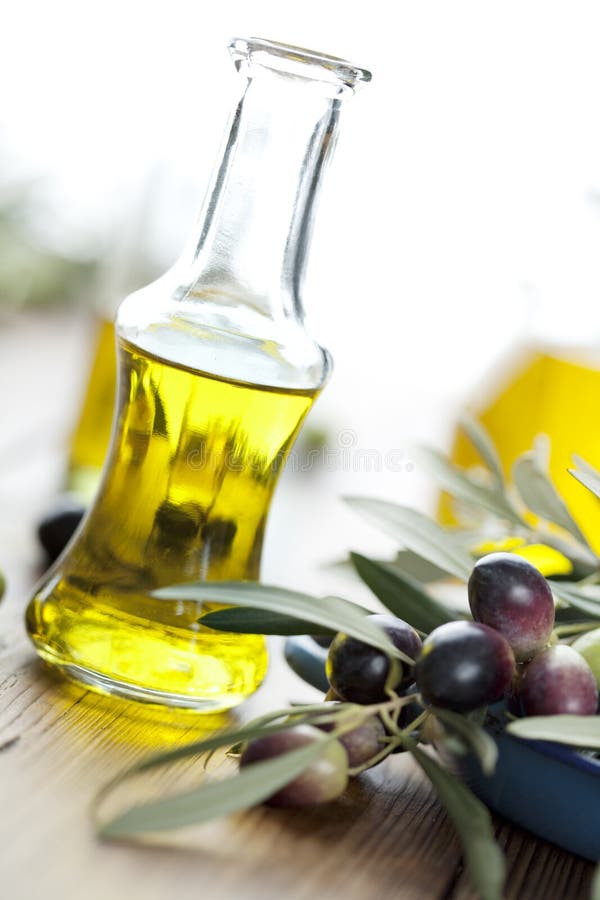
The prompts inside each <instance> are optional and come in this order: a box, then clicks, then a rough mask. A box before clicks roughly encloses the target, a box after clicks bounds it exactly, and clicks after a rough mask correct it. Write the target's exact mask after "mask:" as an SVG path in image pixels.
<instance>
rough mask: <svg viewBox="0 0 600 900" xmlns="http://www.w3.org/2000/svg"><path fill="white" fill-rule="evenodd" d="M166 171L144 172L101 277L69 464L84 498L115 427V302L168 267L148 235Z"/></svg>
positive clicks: (73, 487)
mask: <svg viewBox="0 0 600 900" xmlns="http://www.w3.org/2000/svg"><path fill="white" fill-rule="evenodd" d="M163 176H164V173H163V172H162V171H161V167H160V166H158V165H157V166H156V167H155V168H154V169H153V170H152V172H150V173H147V174H146V175H145V177H144V180H143V183H142V186H141V188H140V189H139V190H138V192H137V199H132V200H131V202H130V203H129V204H128V206H127V208H126V210H125V212H124V213H122V214H121V223H120V225H119V226H118V227H116V228H115V233H116V237H115V238H114V239H113V243H112V247H111V248H110V249H109V250H108V252H107V253H106V254H105V257H104V262H103V264H102V266H101V268H100V273H99V276H98V284H97V297H98V301H97V304H96V310H95V322H94V326H93V344H92V348H91V349H92V357H91V358H92V362H91V365H90V368H89V371H88V375H87V381H86V382H85V390H84V392H83V397H82V401H81V406H80V410H79V416H78V418H77V420H76V424H75V428H74V430H73V432H72V435H71V439H70V446H69V457H68V467H67V485H66V486H67V489H68V490H69V491H70V492H72V493H74V494H76V495H78V496H79V497H80V498H81V499H82V500H83V502H85V503H87V502H89V501H90V500H91V499H92V497H93V496H94V494H95V492H96V488H97V486H98V482H99V478H100V473H101V471H102V466H103V464H104V458H105V456H106V451H107V450H108V445H109V442H110V435H111V430H112V420H113V410H114V403H115V391H116V371H117V362H116V348H115V330H114V316H115V313H116V310H117V307H118V305H119V303H120V302H121V300H122V299H123V297H124V296H126V295H127V294H130V293H132V292H133V291H135V290H137V289H138V288H140V287H141V286H142V285H145V284H148V283H149V282H150V281H152V280H153V279H154V278H156V277H157V276H158V275H159V274H160V272H161V271H162V270H163V269H164V264H165V260H164V258H162V257H161V256H160V255H159V253H158V252H157V251H156V249H155V248H154V247H153V244H152V241H151V240H150V232H151V227H150V226H151V223H152V219H153V213H156V206H157V199H158V195H159V193H160V189H161V183H162V181H163V180H164V177H163Z"/></svg>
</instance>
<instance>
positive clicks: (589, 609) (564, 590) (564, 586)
mask: <svg viewBox="0 0 600 900" xmlns="http://www.w3.org/2000/svg"><path fill="white" fill-rule="evenodd" d="M548 584H549V585H550V587H551V589H552V592H553V594H554V595H555V596H556V597H558V599H559V600H562V602H563V603H567V604H568V605H569V606H570V607H573V608H574V609H576V610H578V611H579V612H580V613H584V614H585V616H586V618H589V617H590V616H591V617H592V618H593V619H600V601H598V600H595V599H594V598H593V597H590V596H589V595H586V594H585V593H583V591H582V589H580V588H578V586H577V584H574V583H572V582H563V581H553V580H551V579H548ZM558 612H559V611H558V610H557V613H558ZM557 618H561V616H559V615H557Z"/></svg>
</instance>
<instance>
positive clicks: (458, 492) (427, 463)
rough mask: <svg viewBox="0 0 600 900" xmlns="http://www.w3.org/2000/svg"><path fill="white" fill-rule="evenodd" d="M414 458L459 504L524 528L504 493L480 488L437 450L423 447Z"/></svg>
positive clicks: (482, 486) (479, 485)
mask: <svg viewBox="0 0 600 900" xmlns="http://www.w3.org/2000/svg"><path fill="white" fill-rule="evenodd" d="M413 456H414V457H415V458H416V459H417V461H419V462H421V463H422V465H423V466H424V468H426V469H427V471H428V472H429V473H430V474H431V475H433V477H434V478H435V479H436V481H437V482H438V484H439V485H440V486H441V487H442V488H444V490H445V491H448V493H449V494H451V495H452V496H453V497H456V499H457V500H461V501H463V502H464V503H468V504H470V505H471V506H473V507H475V508H476V509H485V510H487V512H489V513H492V515H494V516H497V517H498V518H499V519H506V520H507V521H509V522H512V523H513V524H515V525H518V526H522V525H524V524H525V523H524V522H523V520H522V519H521V517H520V515H519V514H518V513H517V511H516V510H515V509H513V507H512V506H511V504H510V502H509V500H508V499H507V497H506V496H505V495H504V494H503V493H501V492H500V491H498V490H490V488H487V487H485V486H484V485H481V484H477V483H476V482H475V481H473V479H472V478H470V477H469V475H468V474H467V472H465V471H464V470H463V469H461V468H459V467H458V466H455V465H454V464H453V463H451V462H450V461H449V460H448V459H447V458H446V457H445V456H443V454H441V453H438V451H437V450H433V449H432V448H431V447H420V448H417V449H416V450H415V451H413Z"/></svg>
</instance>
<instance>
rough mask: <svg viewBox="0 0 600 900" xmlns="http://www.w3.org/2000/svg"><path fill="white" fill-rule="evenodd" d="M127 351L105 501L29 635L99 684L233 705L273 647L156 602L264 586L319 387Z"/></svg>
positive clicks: (159, 698)
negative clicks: (271, 527)
mask: <svg viewBox="0 0 600 900" xmlns="http://www.w3.org/2000/svg"><path fill="white" fill-rule="evenodd" d="M118 354H119V367H120V374H119V391H118V402H117V419H116V423H115V431H114V435H113V438H112V442H111V446H110V450H109V454H108V458H107V464H106V467H105V470H104V475H103V479H102V482H101V484H100V487H99V490H98V495H97V498H96V501H95V503H94V505H93V507H92V509H91V510H90V512H89V513H88V515H87V517H86V518H85V520H84V522H83V523H82V525H81V527H80V529H79V531H78V533H77V534H76V535H75V537H74V538H73V541H72V542H71V544H70V546H69V548H68V550H67V552H66V553H65V554H64V555H63V557H61V559H59V560H58V561H57V563H56V564H55V565H54V567H53V569H51V570H50V572H49V573H48V575H47V576H46V578H45V581H44V583H43V585H42V586H41V588H40V589H39V590H38V592H37V594H36V595H35V597H34V598H33V600H32V601H31V603H30V606H29V610H28V615H27V623H28V629H29V631H30V634H31V636H32V639H33V641H34V643H35V644H36V646H37V649H38V651H39V653H40V654H41V656H42V657H44V658H45V659H46V660H47V661H48V662H51V663H53V664H55V665H58V666H60V667H61V668H63V670H65V671H66V672H67V674H71V675H72V676H74V677H76V678H78V679H79V680H84V681H86V682H87V683H89V684H90V685H91V686H92V687H96V688H99V689H105V690H109V691H116V692H118V693H121V694H124V695H126V696H131V697H135V698H137V699H145V700H148V701H154V702H158V703H169V704H172V705H176V706H177V705H178V706H182V707H191V708H198V709H211V710H217V709H225V708H228V707H231V706H234V705H236V704H237V703H239V702H241V701H242V700H243V699H244V698H245V697H247V696H248V695H249V694H251V693H252V692H253V691H254V690H255V689H256V687H257V686H258V684H259V683H260V682H261V680H262V678H263V676H264V674H265V669H266V662H267V657H266V650H265V642H264V638H263V637H262V636H255V635H235V634H224V633H222V632H217V631H214V630H212V629H209V628H207V627H205V626H203V625H202V624H201V622H200V621H199V620H200V619H201V616H202V614H203V613H204V612H206V611H207V609H208V608H210V605H206V604H204V605H202V604H201V603H198V602H195V601H185V602H174V601H167V600H159V599H156V598H154V597H153V596H152V595H151V594H152V591H154V590H155V589H157V588H159V587H163V586H165V585H168V584H172V583H174V582H183V581H194V580H198V579H203V580H208V581H211V580H224V579H256V578H258V575H259V564H260V555H261V548H262V541H263V533H264V527H265V522H266V516H267V511H268V507H269V504H270V500H271V496H272V493H273V490H274V488H275V484H276V481H277V478H278V475H279V473H280V470H281V468H282V465H283V462H284V460H285V456H286V454H287V451H288V449H289V447H290V446H291V443H292V442H293V439H294V437H295V435H296V432H297V431H298V429H299V427H300V424H301V422H302V420H303V418H304V416H305V415H306V413H307V412H308V410H309V408H310V406H311V405H312V403H313V400H314V398H315V394H316V391H301V390H288V389H284V388H273V387H262V386H257V385H253V384H249V383H244V382H237V381H229V380H225V379H223V378H220V377H215V376H213V375H209V374H207V373H202V372H197V371H194V370H191V369H188V368H186V367H183V366H181V365H178V364H174V363H173V362H170V361H166V360H164V359H160V358H158V357H156V356H153V355H150V354H149V353H147V352H146V351H143V350H141V349H140V348H138V347H135V346H133V345H132V344H129V343H127V342H126V341H124V340H121V341H120V342H119V351H118ZM82 446H83V442H82ZM212 608H214V607H212Z"/></svg>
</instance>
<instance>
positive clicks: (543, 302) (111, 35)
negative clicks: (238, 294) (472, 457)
mask: <svg viewBox="0 0 600 900" xmlns="http://www.w3.org/2000/svg"><path fill="white" fill-rule="evenodd" d="M236 34H239V35H258V36H262V37H269V38H272V39H275V40H281V41H287V42H291V43H296V44H298V45H301V46H306V47H310V48H313V49H319V50H323V51H326V52H330V53H333V54H334V55H338V56H343V57H346V58H349V59H350V60H351V61H352V62H354V63H356V64H358V65H361V66H364V67H366V68H369V69H371V70H372V72H373V81H372V83H371V84H370V85H368V86H366V87H364V89H363V90H362V92H361V93H359V95H358V96H357V97H356V98H355V99H353V100H351V101H349V102H348V104H347V108H346V109H345V110H344V116H343V120H342V132H341V138H340V141H339V145H338V150H337V154H336V157H335V159H334V161H333V165H332V167H331V169H330V172H329V174H328V180H327V184H326V185H325V190H324V194H323V199H322V204H321V207H320V211H319V215H318V220H317V227H316V233H315V240H314V243H313V248H312V253H311V262H310V267H309V275H308V281H307V285H306V291H305V302H306V307H307V309H308V312H309V321H310V325H311V329H312V331H313V333H314V334H315V335H316V336H317V337H318V338H319V339H321V340H322V341H323V343H325V344H326V345H327V346H328V347H329V348H330V349H331V350H332V353H333V356H334V359H335V361H336V369H335V374H334V377H333V379H332V382H331V384H330V385H329V387H328V388H327V390H326V392H325V394H324V396H323V397H322V399H321V400H320V401H319V404H318V406H317V408H316V410H315V412H314V417H313V420H314V423H315V424H319V423H325V424H327V426H328V427H329V429H330V431H331V433H332V435H333V443H334V444H335V440H336V437H335V435H337V434H338V433H339V432H340V430H343V429H353V431H354V432H356V435H357V441H358V442H359V444H360V446H361V447H374V448H379V449H380V450H382V451H385V450H387V449H390V448H393V447H398V446H400V447H401V446H403V442H404V441H405V440H406V438H407V437H410V438H411V439H422V438H428V439H432V440H435V441H437V442H439V443H442V444H443V443H444V441H445V440H446V439H447V436H448V434H449V431H450V426H451V422H452V420H453V417H454V414H455V411H456V410H457V409H458V408H459V406H460V405H461V403H462V402H463V400H464V398H465V397H466V396H467V395H468V394H469V392H471V391H472V390H473V385H474V384H476V380H477V378H478V377H479V376H480V374H481V373H482V372H484V371H485V370H486V369H487V368H488V367H489V366H490V365H491V364H492V363H493V361H494V360H495V359H496V358H497V357H498V356H499V354H501V352H502V351H503V350H504V349H505V348H506V347H507V346H508V345H509V344H510V343H512V342H514V340H515V339H517V338H520V337H522V336H523V334H525V333H527V332H528V331H531V330H535V329H538V328H539V327H541V324H543V327H544V329H545V330H546V331H549V332H550V335H551V336H553V337H557V336H558V337H559V338H565V337H568V338H571V337H573V338H575V339H582V338H585V339H586V340H589V339H591V340H594V339H595V337H596V335H597V334H598V331H599V324H600V310H599V309H598V298H599V297H600V253H599V248H600V203H599V202H598V201H597V200H596V199H595V196H596V193H599V194H600V115H599V106H600V52H599V47H600V7H599V6H598V4H597V3H577V2H569V3H566V2H563V3H553V2H544V3H541V2H540V3H534V2H503V3H492V2H481V0H479V2H468V3H467V2H452V3H449V2H418V3H417V2H408V0H402V2H397V3H391V2H383V0H370V2H368V3H357V2H354V0H344V2H340V0H333V2H324V0H319V2H314V0H304V2H302V3H295V4H292V3H282V2H266V0H254V2H241V0H230V2H223V3H211V4H208V3H202V2H200V0H195V2H191V0H171V2H168V3H167V2H128V0H120V2H113V0H103V2H96V0H88V2H84V3H82V2H66V0H53V2H52V3H46V2H44V3H42V2H40V3H34V2H31V0H20V2H19V3H13V4H10V7H9V5H8V4H7V6H6V9H5V13H4V16H3V25H2V29H1V32H0V85H1V88H0V95H1V104H0V151H1V152H0V163H2V164H3V166H4V180H9V179H12V178H14V177H15V175H19V176H20V177H21V176H22V177H32V176H35V177H36V179H38V191H39V196H40V198H41V201H43V204H42V207H41V208H42V210H43V211H42V212H41V213H40V218H39V223H38V226H39V230H40V233H41V234H42V235H43V238H44V240H47V241H50V242H53V243H54V244H55V245H58V246H59V247H60V248H63V249H65V248H66V249H68V250H69V252H79V253H85V252H86V251H87V250H88V249H89V248H90V247H92V246H93V245H94V241H96V240H98V239H100V240H106V237H107V234H108V235H111V234H112V233H114V232H118V228H119V227H120V226H119V225H118V224H115V223H119V222H120V221H121V220H122V215H123V212H124V210H127V209H128V208H130V207H135V205H136V204H137V205H138V207H139V202H140V201H139V196H140V191H141V188H142V186H143V184H144V183H145V182H147V180H148V177H152V178H154V180H155V182H157V183H159V185H160V191H159V193H160V194H161V196H162V198H163V199H162V200H161V201H160V202H158V201H157V202H156V203H155V204H154V207H153V209H151V210H150V212H149V213H148V214H147V217H146V219H145V226H144V227H145V229H146V231H147V234H146V235H145V238H147V237H148V235H149V234H151V235H152V239H153V240H154V241H155V242H156V243H158V245H159V246H160V247H161V250H162V254H163V256H164V259H165V261H166V262H168V261H170V259H172V258H173V257H174V256H175V254H176V252H177V250H178V249H179V247H180V245H181V244H182V243H183V240H184V238H185V236H186V234H187V232H188V230H189V228H190V227H191V226H192V224H193V221H194V217H195V212H196V210H197V207H198V206H199V203H200V201H201V198H202V194H203V188H204V186H205V184H206V182H207V181H208V177H209V172H210V167H211V165H212V163H213V161H214V159H215V156H216V154H217V152H218V149H219V146H220V141H221V137H222V132H223V128H224V125H225V122H226V119H227V115H228V111H229V106H230V103H231V99H232V83H233V80H234V78H235V76H234V73H233V67H232V66H231V63H230V61H229V57H228V54H227V51H226V49H225V46H226V42H227V40H228V39H229V38H230V37H231V36H233V35H236ZM157 173H158V175H157ZM165 196H168V197H169V200H168V201H167V200H165ZM317 477H319V478H321V476H317ZM416 483H417V479H416V475H414V473H413V474H412V475H411V474H410V473H403V474H400V475H398V474H394V475H392V474H391V473H389V472H388V473H385V472H384V473H372V472H371V473H368V472H351V471H349V472H337V473H336V474H335V476H334V475H331V477H329V478H328V479H326V481H325V482H324V484H325V487H322V490H323V491H324V493H325V494H326V495H327V496H328V497H330V498H333V497H335V496H336V495H337V494H338V493H340V492H343V491H345V490H353V491H357V492H360V491H364V492H368V493H371V494H380V495H387V494H392V495H394V496H395V497H397V498H398V499H400V500H406V499H410V498H411V497H413V496H415V495H416V493H417V489H416V487H415V485H416ZM332 502H333V501H332ZM336 515H337V516H338V518H339V516H341V515H342V514H341V513H336ZM343 515H345V516H347V515H348V514H347V513H344V514H343ZM307 521H308V512H307ZM336 521H337V520H336ZM323 531H324V533H325V532H335V528H333V526H332V527H331V528H325V527H324V529H323ZM329 543H330V544H331V546H332V547H333V548H334V549H335V540H333V539H332V540H330V542H329ZM325 545H327V547H329V545H328V544H327V540H325Z"/></svg>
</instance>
